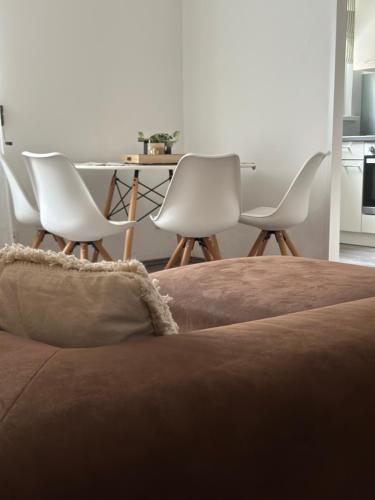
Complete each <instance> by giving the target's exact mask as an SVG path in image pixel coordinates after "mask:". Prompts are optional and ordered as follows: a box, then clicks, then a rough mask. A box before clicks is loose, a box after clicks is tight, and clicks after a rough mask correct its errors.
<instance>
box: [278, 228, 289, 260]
mask: <svg viewBox="0 0 375 500" xmlns="http://www.w3.org/2000/svg"><path fill="white" fill-rule="evenodd" d="M275 237H276V240H277V243H278V245H279V248H280V253H281V255H284V256H285V255H288V248H287V246H286V244H285V241H284V236H283V233H282V232H281V231H276V233H275Z"/></svg>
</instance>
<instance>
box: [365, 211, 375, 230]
mask: <svg viewBox="0 0 375 500" xmlns="http://www.w3.org/2000/svg"><path fill="white" fill-rule="evenodd" d="M362 232H363V233H369V234H371V233H375V215H367V214H363V215H362Z"/></svg>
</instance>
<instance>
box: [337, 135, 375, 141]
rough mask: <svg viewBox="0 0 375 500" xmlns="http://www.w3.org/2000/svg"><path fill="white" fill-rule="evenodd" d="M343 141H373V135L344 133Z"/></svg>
mask: <svg viewBox="0 0 375 500" xmlns="http://www.w3.org/2000/svg"><path fill="white" fill-rule="evenodd" d="M342 141H343V142H375V135H344V137H343V138H342Z"/></svg>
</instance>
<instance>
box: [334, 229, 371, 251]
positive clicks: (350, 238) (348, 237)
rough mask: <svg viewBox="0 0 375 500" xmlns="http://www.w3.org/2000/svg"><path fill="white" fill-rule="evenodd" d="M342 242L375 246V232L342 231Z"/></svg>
mask: <svg viewBox="0 0 375 500" xmlns="http://www.w3.org/2000/svg"><path fill="white" fill-rule="evenodd" d="M340 243H345V244H347V245H359V246H363V247H375V234H368V233H349V232H346V231H341V233H340Z"/></svg>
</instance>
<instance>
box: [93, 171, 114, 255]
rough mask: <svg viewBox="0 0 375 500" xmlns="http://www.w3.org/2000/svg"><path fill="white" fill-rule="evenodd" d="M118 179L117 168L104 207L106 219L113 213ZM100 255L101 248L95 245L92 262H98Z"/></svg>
mask: <svg viewBox="0 0 375 500" xmlns="http://www.w3.org/2000/svg"><path fill="white" fill-rule="evenodd" d="M116 179H117V170H115V171H114V172H113V175H112V178H111V182H110V184H109V186H108V192H107V198H106V200H105V205H104V208H103V215H104V217H105V218H106V219H108V217H109V214H110V213H111V207H112V202H113V194H114V192H115V187H116ZM98 257H99V250H98V249H97V248H96V247H95V246H94V252H93V255H92V262H97V260H98Z"/></svg>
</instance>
